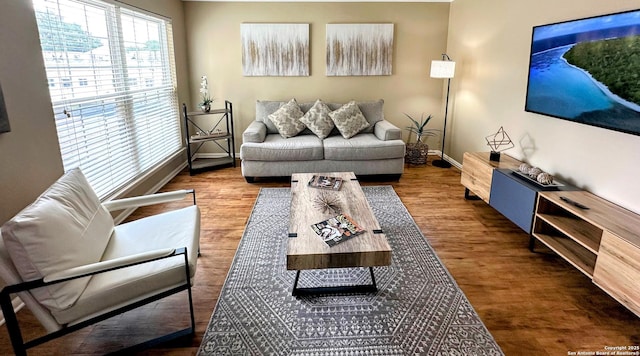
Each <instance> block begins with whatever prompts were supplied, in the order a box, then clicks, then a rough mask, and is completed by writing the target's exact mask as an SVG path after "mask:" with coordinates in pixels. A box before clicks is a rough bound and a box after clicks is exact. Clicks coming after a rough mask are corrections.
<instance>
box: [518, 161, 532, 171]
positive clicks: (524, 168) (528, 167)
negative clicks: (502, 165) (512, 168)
mask: <svg viewBox="0 0 640 356" xmlns="http://www.w3.org/2000/svg"><path fill="white" fill-rule="evenodd" d="M529 169H531V166H530V165H528V164H526V163H522V164H521V165H520V166H519V167H518V170H519V171H520V172H522V173H524V174H529Z"/></svg>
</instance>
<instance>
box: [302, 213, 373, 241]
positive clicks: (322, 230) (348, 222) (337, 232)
mask: <svg viewBox="0 0 640 356" xmlns="http://www.w3.org/2000/svg"><path fill="white" fill-rule="evenodd" d="M311 228H312V229H313V231H315V233H316V234H318V236H320V237H321V238H322V240H323V241H324V242H325V243H326V244H327V245H329V246H330V247H331V246H335V245H337V244H339V243H341V242H343V241H347V240H349V239H351V238H352V237H354V236H356V235H359V234H361V233H363V232H364V230H363V229H362V228H361V227H360V226H359V225H358V224H357V223H356V222H355V221H354V220H353V219H352V218H351V217H350V216H348V215H346V214H338V215H337V216H334V217H332V218H329V219H327V220H324V221H321V222H319V223H316V224H313V225H311Z"/></svg>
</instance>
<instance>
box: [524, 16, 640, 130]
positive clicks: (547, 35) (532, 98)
mask: <svg viewBox="0 0 640 356" xmlns="http://www.w3.org/2000/svg"><path fill="white" fill-rule="evenodd" d="M525 110H526V111H529V112H534V113H538V114H544V115H548V116H553V117H557V118H560V119H565V120H570V121H574V122H579V123H583V124H588V125H594V126H598V127H603V128H607V129H611V130H616V131H621V132H626V133H630V134H633V135H640V9H638V10H634V11H627V12H621V13H615V14H608V15H602V16H596V17H590V18H585V19H580V20H573V21H566V22H559V23H554V24H549V25H542V26H536V27H534V28H533V34H532V40H531V57H530V60H529V82H528V86H527V99H526V104H525Z"/></svg>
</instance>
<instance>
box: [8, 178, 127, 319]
mask: <svg viewBox="0 0 640 356" xmlns="http://www.w3.org/2000/svg"><path fill="white" fill-rule="evenodd" d="M113 228H114V223H113V219H112V217H111V215H110V214H109V212H107V211H106V209H104V207H103V206H102V204H101V203H100V200H99V199H98V197H97V196H96V193H95V192H94V191H93V189H92V188H91V186H90V185H89V182H87V179H86V178H85V177H84V175H83V174H82V172H81V171H80V170H79V169H73V170H71V171H69V172H67V173H66V174H65V175H63V176H62V177H61V178H60V179H58V181H56V182H55V183H54V184H53V185H51V187H49V188H48V189H47V190H46V191H45V192H44V193H43V194H42V195H40V197H38V199H37V200H36V201H35V202H34V203H32V204H31V205H29V206H28V207H26V208H25V209H24V210H22V211H21V212H20V213H18V215H16V216H15V217H14V218H12V219H11V220H9V221H8V222H7V223H5V224H4V225H3V226H2V238H3V240H4V243H5V245H6V248H7V251H8V252H9V255H10V256H11V260H12V261H13V264H14V265H15V267H16V270H17V271H18V273H19V274H20V276H21V277H22V279H23V280H25V281H28V280H35V279H40V278H42V277H44V276H46V275H49V274H51V273H53V272H58V271H61V270H64V269H67V268H71V267H77V266H81V265H85V264H89V263H94V262H98V261H100V258H101V257H102V254H103V252H104V250H105V248H106V246H107V243H108V242H109V239H110V237H111V233H112V231H113ZM89 279H90V278H89V277H86V278H80V279H76V280H73V281H69V282H64V283H60V284H55V285H51V286H48V287H43V288H37V289H34V290H32V291H31V292H32V294H33V296H34V297H35V298H36V299H37V300H38V301H39V302H40V303H41V304H42V305H45V306H46V307H48V308H49V309H50V310H52V311H53V310H62V309H66V308H68V307H70V306H71V305H73V304H74V303H75V302H76V300H77V299H78V297H79V296H80V295H81V294H82V292H83V291H84V289H85V287H86V286H87V283H88V282H89Z"/></svg>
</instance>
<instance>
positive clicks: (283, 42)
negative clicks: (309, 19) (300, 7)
mask: <svg viewBox="0 0 640 356" xmlns="http://www.w3.org/2000/svg"><path fill="white" fill-rule="evenodd" d="M240 37H241V42H242V75H244V76H249V77H251V76H279V77H283V76H284V77H286V76H291V77H295V76H309V24H269V23H252V24H241V25H240Z"/></svg>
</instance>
